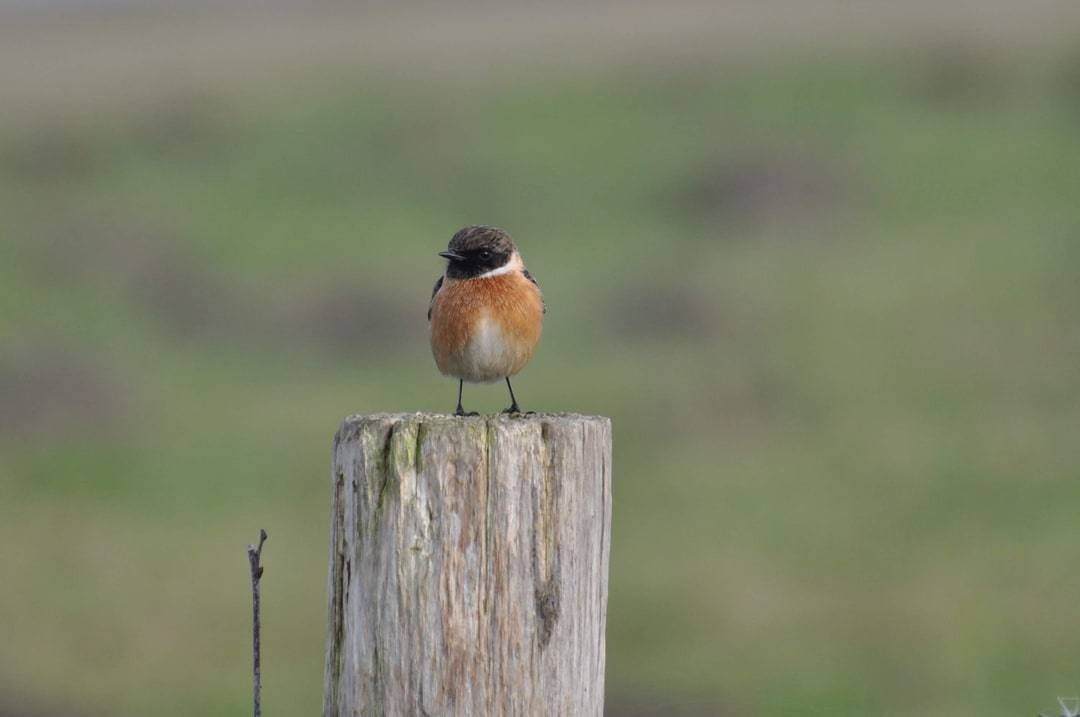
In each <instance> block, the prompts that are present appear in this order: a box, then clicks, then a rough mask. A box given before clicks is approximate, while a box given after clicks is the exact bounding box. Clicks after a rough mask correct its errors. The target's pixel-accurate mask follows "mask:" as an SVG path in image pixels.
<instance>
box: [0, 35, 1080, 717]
mask: <svg viewBox="0 0 1080 717" xmlns="http://www.w3.org/2000/svg"><path fill="white" fill-rule="evenodd" d="M942 47H943V46H937V45H934V46H928V47H926V48H922V49H911V50H907V51H895V52H889V53H876V52H870V51H868V50H866V49H865V48H864V49H857V48H856V49H851V50H846V51H843V52H830V53H821V52H809V53H806V54H802V55H800V54H797V53H789V54H786V55H776V54H770V55H768V57H761V56H753V57H752V58H751V59H744V60H742V61H738V62H735V61H729V60H728V59H726V58H725V59H717V60H715V61H708V60H707V58H706V59H700V58H699V60H698V61H695V62H689V63H683V64H665V63H661V62H651V61H650V62H647V63H641V64H637V63H633V62H619V63H608V64H601V65H597V66H596V67H594V68H593V69H591V70H589V71H580V70H578V71H575V70H573V68H566V67H561V68H560V67H556V68H553V69H549V70H545V71H538V70H535V69H534V70H533V71H530V72H524V73H522V76H521V77H518V78H516V79H515V78H511V77H508V76H493V77H492V78H491V79H490V81H485V82H465V81H462V82H443V81H434V80H432V79H430V78H428V79H423V78H420V79H417V78H410V77H405V76H402V75H399V74H395V73H393V72H391V71H388V70H387V69H386V68H384V67H371V66H361V67H350V68H348V69H347V70H338V71H337V74H335V75H334V77H335V80H334V81H332V82H330V81H327V80H326V77H327V75H326V74H322V75H319V77H320V79H319V80H318V81H313V82H312V83H311V84H310V86H308V87H307V88H306V89H302V90H297V91H291V92H289V93H287V94H286V93H282V92H277V91H274V90H273V89H263V90H259V91H254V90H249V91H247V92H244V93H238V94H236V95H233V94H230V93H227V92H218V91H205V92H203V91H200V90H198V88H195V89H192V88H190V87H185V86H177V87H176V88H175V91H173V90H172V89H170V90H169V91H168V92H162V93H161V94H160V95H158V96H156V97H157V99H156V100H155V101H153V102H144V103H141V104H137V105H136V104H132V105H131V106H130V107H132V108H134V107H137V109H130V108H129V109H128V110H125V109H124V108H126V107H129V106H128V105H124V104H121V105H120V106H119V107H120V109H119V110H118V111H108V110H104V109H103V110H101V111H100V112H98V113H95V112H87V113H80V114H78V116H77V117H74V118H73V117H67V116H66V115H64V114H51V115H49V116H48V117H47V118H34V119H33V121H28V120H25V118H24V119H23V120H20V119H19V118H14V119H13V118H12V117H11V116H10V115H8V116H6V119H5V121H4V122H3V123H2V127H3V129H2V133H0V217H2V219H0V232H2V236H0V337H2V343H0V544H2V545H3V546H4V548H3V550H2V551H0V614H2V615H4V616H5V618H4V619H3V621H2V623H0V625H2V627H0V712H3V713H4V714H7V712H5V710H7V711H8V712H11V713H12V714H22V713H23V712H24V711H25V713H27V714H38V712H34V711H33V710H41V711H50V710H52V711H55V712H56V713H63V714H72V713H74V714H86V715H143V714H155V715H162V716H169V715H177V716H179V715H196V714H197V715H226V714H229V715H233V714H243V713H244V712H245V711H246V710H247V709H248V707H247V705H248V699H249V687H248V659H249V655H248V639H249V638H248V635H249V629H250V626H249V613H248V610H249V607H248V604H249V603H248V600H249V594H248V583H247V563H246V557H245V553H244V547H245V545H246V544H247V543H248V542H250V541H251V540H253V539H254V538H255V536H256V535H257V532H258V529H259V528H260V527H265V528H266V529H267V531H268V532H269V533H270V536H271V537H270V541H269V542H268V543H267V546H266V550H265V555H264V562H265V564H266V565H267V574H266V578H265V580H264V594H263V600H264V683H265V688H264V704H265V705H267V712H268V713H269V714H281V715H286V714H291V715H300V714H315V713H317V711H318V709H319V704H320V689H321V670H322V650H323V639H324V634H323V629H324V620H325V604H324V601H325V585H326V576H325V571H326V562H325V559H326V538H327V509H328V494H327V485H328V464H329V447H330V440H331V437H332V435H333V432H334V430H335V429H336V427H337V424H338V422H339V421H340V419H341V418H342V417H343V416H344V415H346V414H348V413H364V412H373V411H383V410H450V409H452V407H453V403H454V399H455V394H454V391H455V386H454V385H453V384H452V383H451V382H450V381H448V380H446V379H442V378H440V377H439V376H438V375H437V373H436V371H435V370H434V367H433V365H432V362H431V359H430V357H429V355H428V351H427V347H426V323H425V321H424V312H425V309H426V304H427V299H428V296H429V293H430V287H431V284H432V282H433V281H434V279H435V277H436V276H437V275H438V274H439V272H440V271H441V267H440V264H439V261H438V257H436V256H435V252H436V251H438V250H439V249H441V248H443V247H444V246H445V243H446V241H447V240H448V238H449V236H450V235H451V234H452V233H453V231H454V230H456V229H457V228H459V227H460V226H462V225H464V224H467V223H492V224H497V225H500V226H503V227H505V228H506V229H508V230H509V231H510V232H511V233H512V234H513V235H514V236H515V237H516V239H517V240H518V243H519V245H520V246H521V247H522V249H523V252H524V253H525V256H526V258H527V259H528V262H529V267H530V269H531V270H532V273H533V274H534V275H536V276H537V278H538V279H539V281H540V283H541V285H542V286H543V287H544V291H545V296H546V299H547V304H548V307H549V313H548V317H547V322H548V323H547V326H546V329H545V337H544V341H543V343H542V345H541V349H540V351H539V353H538V355H537V357H536V359H535V360H534V362H533V364H532V365H530V366H529V368H528V369H527V370H526V371H525V372H524V373H523V374H522V375H521V377H520V379H519V380H518V381H517V382H516V385H515V388H516V390H517V392H518V396H519V398H520V399H521V401H522V403H523V404H526V405H527V407H528V408H533V409H537V410H569V411H580V412H586V413H601V414H605V415H610V416H612V418H613V421H614V427H615V440H616V456H615V460H616V477H615V481H616V490H615V526H614V543H613V551H612V583H611V603H610V614H609V623H608V626H609V633H608V649H609V657H608V691H609V702H610V704H611V712H612V713H613V714H618V715H631V714H633V715H646V714H648V715H652V714H673V713H674V714H694V715H697V714H702V715H704V714H709V715H712V714H732V715H735V714H739V715H744V714H762V715H783V714H792V715H795V714H821V715H826V714H828V715H834V714H850V715H870V714H889V715H912V716H914V715H942V716H945V715H948V716H950V717H963V716H965V715H970V716H972V717H973V716H974V715H979V716H980V717H984V716H985V715H1003V716H1004V715H1015V714H1035V713H1036V712H1038V711H1039V710H1043V711H1050V710H1052V709H1054V707H1055V699H1054V698H1055V696H1056V695H1059V694H1073V693H1076V692H1080V675H1078V674H1077V671H1076V665H1077V664H1080V639H1078V638H1077V637H1076V636H1077V635H1078V634H1080V612H1078V611H1077V610H1076V609H1075V603H1076V597H1077V594H1078V593H1080V576H1078V575H1077V573H1076V571H1075V568H1076V566H1078V565H1080V538H1078V537H1077V536H1078V533H1077V529H1076V507H1077V506H1078V505H1080V481H1078V480H1077V479H1078V478H1080V476H1078V468H1080V440H1078V438H1077V437H1078V436H1080V371H1078V368H1080V364H1078V357H1080V322H1078V320H1077V319H1078V316H1080V201H1077V192H1078V190H1080V178H1078V173H1077V168H1078V167H1080V141H1078V138H1077V127H1078V124H1080V56H1077V55H1076V54H1075V53H1072V54H1070V53H1068V52H1058V51H1054V52H1049V51H1047V52H1043V53H1038V52H1028V53H1019V52H1005V51H1001V52H993V51H986V52H981V51H967V50H956V51H953V50H947V49H941V48H942ZM170 87H171V86H170ZM27 96H29V95H27ZM27 117H30V115H27ZM467 402H468V405H469V407H470V408H477V409H480V410H484V411H493V410H497V409H499V408H501V407H502V406H503V405H504V403H505V401H504V396H503V395H502V393H501V392H500V391H499V390H498V389H492V388H488V387H479V388H472V389H467Z"/></svg>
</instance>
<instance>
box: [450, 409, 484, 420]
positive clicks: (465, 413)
mask: <svg viewBox="0 0 1080 717" xmlns="http://www.w3.org/2000/svg"><path fill="white" fill-rule="evenodd" d="M454 415H455V416H460V417H462V418H465V417H469V416H479V415H480V413H479V412H478V411H466V410H465V409H463V408H462V407H461V406H458V407H457V410H456V411H454Z"/></svg>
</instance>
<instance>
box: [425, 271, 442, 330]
mask: <svg viewBox="0 0 1080 717" xmlns="http://www.w3.org/2000/svg"><path fill="white" fill-rule="evenodd" d="M443 278H444V277H441V276H440V277H439V280H438V281H436V282H435V288H434V289H432V290H431V301H430V302H428V307H427V320H428V321H431V304H433V303H435V294H438V293H439V289H440V288H442V281H443Z"/></svg>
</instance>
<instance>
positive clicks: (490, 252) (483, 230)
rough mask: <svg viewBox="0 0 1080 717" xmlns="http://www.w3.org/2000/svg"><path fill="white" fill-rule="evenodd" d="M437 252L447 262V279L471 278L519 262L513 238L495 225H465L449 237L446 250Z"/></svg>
mask: <svg viewBox="0 0 1080 717" xmlns="http://www.w3.org/2000/svg"><path fill="white" fill-rule="evenodd" d="M439 256H441V257H443V258H444V259H446V260H447V261H448V262H449V263H448V264H447V267H446V276H447V277H448V278H450V279H472V278H475V277H478V276H483V275H484V274H490V273H491V272H496V271H498V270H500V269H504V268H507V267H510V266H511V265H512V264H514V263H520V261H521V259H520V258H519V257H518V255H517V249H516V248H515V247H514V241H513V239H511V238H510V235H509V234H507V233H506V232H504V231H503V230H502V229H499V228H497V227H488V226H471V227H465V228H464V229H462V230H460V231H459V232H458V233H457V234H455V235H454V236H453V238H452V239H450V245H449V246H447V248H446V251H441V252H439Z"/></svg>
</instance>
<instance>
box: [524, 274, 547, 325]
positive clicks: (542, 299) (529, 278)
mask: <svg viewBox="0 0 1080 717" xmlns="http://www.w3.org/2000/svg"><path fill="white" fill-rule="evenodd" d="M521 273H522V274H524V275H525V278H526V279H528V280H529V281H531V282H532V283H533V286H535V287H536V288H537V289H538V290H539V289H540V285H539V284H537V283H536V279H534V278H533V275H532V274H530V273H529V270H528V269H522V270H521ZM540 302H541V303H543V305H544V313H545V314H546V313H547V302H546V301H544V292H542V291H541V292H540Z"/></svg>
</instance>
